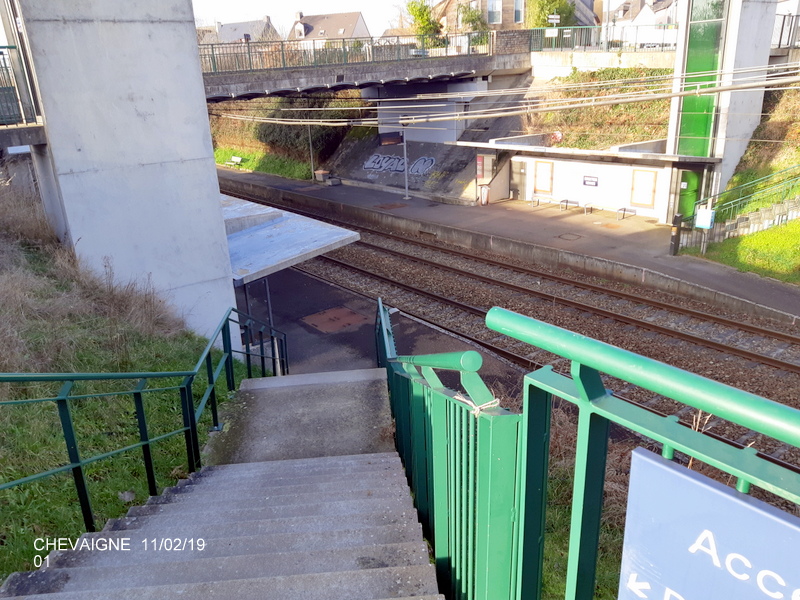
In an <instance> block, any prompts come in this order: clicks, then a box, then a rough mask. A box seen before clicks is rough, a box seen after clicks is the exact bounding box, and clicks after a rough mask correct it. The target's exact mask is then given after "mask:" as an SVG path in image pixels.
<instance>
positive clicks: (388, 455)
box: [207, 451, 400, 469]
mask: <svg viewBox="0 0 800 600" xmlns="http://www.w3.org/2000/svg"><path fill="white" fill-rule="evenodd" d="M399 459H400V456H399V455H398V454H397V452H394V451H393V452H372V453H368V454H342V455H338V456H318V457H316V458H288V459H283V460H267V461H262V462H254V463H227V464H220V465H212V466H210V467H207V468H209V469H210V468H214V469H245V468H248V467H261V468H264V469H269V468H274V467H279V466H281V465H287V466H297V467H300V466H309V467H316V466H324V465H333V464H356V463H378V462H395V461H398V460H399Z"/></svg>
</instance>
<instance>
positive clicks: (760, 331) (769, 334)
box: [226, 192, 800, 345]
mask: <svg viewBox="0 0 800 600" xmlns="http://www.w3.org/2000/svg"><path fill="white" fill-rule="evenodd" d="M226 194H227V195H229V196H235V197H238V198H242V199H245V200H249V201H251V202H256V203H259V204H265V205H269V206H278V207H280V208H282V209H284V210H285V207H284V206H282V205H280V204H278V203H270V202H267V201H265V200H263V199H261V198H254V197H252V196H248V195H245V194H238V193H229V192H226ZM290 212H295V213H298V214H303V215H309V216H313V217H314V218H315V219H318V220H322V221H327V222H329V223H335V224H337V225H339V226H342V224H344V225H346V226H347V227H349V228H351V229H353V230H356V231H363V232H367V233H371V234H373V235H377V236H383V237H386V238H389V239H393V240H396V241H399V242H403V243H406V244H411V245H414V246H419V247H421V248H426V249H430V250H433V251H436V252H442V253H444V254H450V255H452V256H457V257H459V258H464V259H468V260H472V261H475V262H480V263H485V264H488V265H492V266H497V267H502V268H505V269H509V270H512V271H516V272H518V273H521V274H523V275H529V276H533V277H540V278H542V279H547V280H551V281H555V282H557V283H563V284H565V285H571V286H574V287H577V288H580V289H585V290H587V291H592V292H596V293H600V294H605V295H607V296H614V297H616V298H619V299H622V300H627V301H629V302H635V303H637V304H641V305H645V306H652V307H654V308H658V309H662V310H668V311H670V312H674V313H678V314H682V315H685V316H689V317H692V318H696V319H701V320H703V321H710V322H713V323H719V324H720V325H725V326H728V327H733V328H735V329H739V330H741V331H745V332H747V333H752V334H754V335H759V336H762V337H765V338H772V339H775V340H779V341H783V342H788V343H790V344H797V345H800V336H795V335H792V334H789V333H784V332H782V331H776V330H774V329H769V328H766V327H759V326H757V325H751V324H749V323H744V322H741V321H735V320H733V319H728V318H727V317H722V316H719V315H715V314H712V313H707V312H704V311H699V310H695V309H692V308H685V307H681V306H675V305H673V304H669V303H666V302H662V301H660V300H653V299H650V298H643V297H641V296H636V295H633V294H628V293H626V292H622V291H618V290H612V289H607V288H604V287H602V286H599V285H595V284H592V283H586V282H581V281H575V280H573V279H570V278H568V277H563V276H561V275H555V274H553V273H548V272H545V271H538V270H536V269H531V268H528V267H519V266H517V265H513V264H510V263H508V262H505V261H501V260H496V259H491V258H484V257H481V258H476V257H475V256H474V255H471V254H468V253H466V252H462V251H459V250H455V249H452V248H443V247H441V246H437V245H434V244H430V243H427V242H423V241H420V240H412V239H409V238H407V237H401V236H398V235H395V234H392V233H388V232H385V231H379V230H377V229H373V228H371V227H366V226H364V225H354V224H352V223H346V222H343V221H341V220H337V219H334V218H331V217H329V216H321V215H320V214H319V213H317V212H316V211H312V210H306V209H300V208H296V207H292V208H291V211H290ZM356 243H358V244H363V245H367V246H372V247H376V248H381V249H382V250H385V251H389V249H388V248H383V247H381V246H379V245H377V244H372V243H371V242H365V241H363V240H360V241H358V242H356Z"/></svg>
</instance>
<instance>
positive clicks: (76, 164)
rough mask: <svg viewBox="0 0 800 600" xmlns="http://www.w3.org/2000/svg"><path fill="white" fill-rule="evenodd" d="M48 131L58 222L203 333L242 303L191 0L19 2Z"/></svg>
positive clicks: (95, 261)
mask: <svg viewBox="0 0 800 600" xmlns="http://www.w3.org/2000/svg"><path fill="white" fill-rule="evenodd" d="M14 1H15V2H17V5H18V9H19V14H20V16H21V18H22V36H23V37H24V39H25V41H26V42H27V47H28V48H29V50H30V55H31V62H32V68H33V75H34V77H35V81H36V84H37V86H36V87H37V89H38V93H39V95H40V101H41V109H42V113H43V117H44V125H45V129H46V133H47V140H48V144H47V147H46V148H38V149H37V148H34V157H35V160H36V162H37V165H38V166H40V167H43V168H41V169H37V171H38V172H39V174H40V175H41V174H42V173H45V175H46V172H47V170H48V167H47V165H48V164H49V169H50V170H51V172H52V178H48V177H45V179H50V181H45V182H44V185H45V186H47V187H48V190H47V193H43V195H44V196H46V197H48V198H49V200H48V201H47V203H46V206H47V210H48V212H50V213H51V220H53V221H54V222H55V223H61V227H60V234H61V235H62V238H64V239H65V240H67V241H69V242H70V243H72V244H73V245H74V247H75V249H76V251H77V253H78V255H79V257H80V258H81V259H82V260H83V262H84V263H85V264H86V265H87V266H89V267H90V268H92V269H94V270H95V271H98V272H101V271H102V270H103V269H104V267H105V265H106V264H110V265H111V267H112V268H113V271H114V275H115V277H116V278H117V279H118V280H120V281H129V280H132V279H136V280H144V279H145V278H149V279H150V280H151V281H152V283H153V284H154V285H155V287H156V289H157V290H159V292H161V294H162V296H164V297H165V298H166V299H167V300H168V301H170V302H171V303H172V304H173V305H174V306H175V307H177V309H178V310H179V311H180V312H181V313H182V314H183V315H184V317H185V318H186V319H187V322H188V324H189V326H190V327H191V329H193V330H194V331H196V332H198V333H200V334H202V335H206V334H209V333H211V332H212V331H213V329H214V328H215V327H216V325H217V324H218V322H219V320H220V319H221V317H222V315H223V313H224V311H225V310H227V309H228V308H229V307H231V306H233V305H234V302H235V300H234V294H233V287H232V278H231V272H230V262H229V257H228V248H227V240H226V236H225V228H224V224H223V219H222V213H221V209H220V205H219V188H218V182H217V177H216V169H215V165H214V156H213V149H212V145H211V134H210V131H209V126H208V116H207V112H206V104H205V95H204V91H203V80H202V76H201V73H200V65H199V59H198V53H197V42H196V36H195V26H194V15H193V12H192V4H191V0H128V1H126V2H109V1H108V0H81V1H80V2H76V1H75V0H14Z"/></svg>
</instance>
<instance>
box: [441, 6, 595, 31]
mask: <svg viewBox="0 0 800 600" xmlns="http://www.w3.org/2000/svg"><path fill="white" fill-rule="evenodd" d="M527 1H528V0H441V2H439V3H437V4H435V5H434V6H433V16H434V18H436V19H438V21H439V22H440V23H441V24H442V26H443V28H444V31H447V32H459V31H462V30H463V27H462V24H461V20H460V18H459V17H460V15H459V6H469V7H471V8H477V9H478V10H480V11H481V14H482V15H483V18H484V19H485V20H486V23H487V24H488V25H489V29H492V30H508V29H527V27H526V25H525V10H526V3H527ZM572 2H573V4H574V5H575V17H576V18H577V20H578V24H579V25H595V22H596V18H595V15H594V12H593V10H592V7H593V2H592V0H572Z"/></svg>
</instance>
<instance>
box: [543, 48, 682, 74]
mask: <svg viewBox="0 0 800 600" xmlns="http://www.w3.org/2000/svg"><path fill="white" fill-rule="evenodd" d="M531 65H532V69H533V77H534V79H537V80H542V79H545V80H550V79H552V78H553V77H566V76H567V75H569V74H570V73H571V72H572V69H573V67H574V68H576V69H578V71H596V70H598V69H608V68H614V67H622V68H631V67H645V68H648V69H671V68H673V67H674V66H675V53H674V52H569V51H565V52H534V53H532V54H531Z"/></svg>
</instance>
